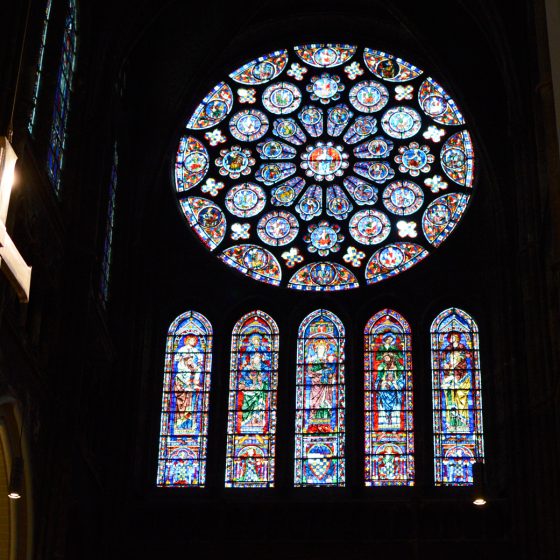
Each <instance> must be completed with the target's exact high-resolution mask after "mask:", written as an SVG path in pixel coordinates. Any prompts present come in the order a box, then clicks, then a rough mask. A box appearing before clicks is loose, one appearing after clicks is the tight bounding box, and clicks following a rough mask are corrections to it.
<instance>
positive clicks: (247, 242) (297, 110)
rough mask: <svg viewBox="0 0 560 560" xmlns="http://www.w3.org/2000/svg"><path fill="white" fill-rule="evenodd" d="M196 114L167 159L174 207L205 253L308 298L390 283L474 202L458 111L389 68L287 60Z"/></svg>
mask: <svg viewBox="0 0 560 560" xmlns="http://www.w3.org/2000/svg"><path fill="white" fill-rule="evenodd" d="M362 61H363V62H362ZM360 63H361V65H360ZM358 76H360V79H359V81H356V78H357V77H358ZM217 81H218V80H217ZM240 84H241V85H240ZM401 84H403V85H401ZM193 105H194V106H195V107H196V110H195V111H194V113H192V115H191V116H190V117H189V118H187V126H186V128H187V130H184V131H183V132H182V134H181V136H180V139H179V147H178V150H177V156H176V159H175V170H174V171H175V173H174V174H175V189H176V193H177V196H178V198H179V202H180V206H181V208H182V210H183V212H184V214H185V216H186V218H187V221H188V224H189V226H190V227H191V228H192V229H194V230H195V233H196V234H197V236H198V237H199V238H200V240H201V241H202V242H203V243H204V244H205V245H206V246H207V248H208V249H210V250H214V249H216V248H217V247H218V246H219V248H220V251H219V257H220V258H221V260H222V261H223V262H224V263H226V264H228V265H230V266H232V267H233V268H235V269H236V270H238V271H239V272H241V273H242V274H245V275H247V276H249V277H251V278H254V279H256V280H259V281H262V282H266V283H269V284H272V285H277V286H285V287H288V288H291V289H296V290H304V291H336V290H345V289H351V288H356V287H358V286H363V285H367V284H373V283H376V282H379V281H382V280H385V279H387V278H390V277H392V276H395V275H397V274H400V273H401V272H403V271H404V270H407V269H409V268H411V267H412V266H413V265H414V264H416V263H418V262H420V261H421V260H423V259H424V258H425V257H426V256H427V255H428V254H430V253H431V252H432V251H433V250H434V249H435V248H436V247H438V246H439V245H440V244H441V243H442V242H443V241H444V240H445V239H446V238H447V237H448V236H449V235H450V233H451V232H452V231H453V230H454V229H456V227H457V225H458V223H459V221H460V219H461V218H462V216H463V214H464V212H465V210H466V208H467V206H468V202H469V201H470V199H471V198H472V197H471V194H472V187H473V185H474V180H475V153H474V147H473V143H472V140H471V135H470V134H469V131H468V129H467V124H466V122H465V119H464V117H463V115H462V113H461V111H460V109H459V106H458V104H457V103H456V102H455V100H454V99H452V98H451V97H450V96H449V94H448V93H447V91H446V89H444V86H442V85H440V83H439V82H438V81H436V78H434V77H432V76H429V77H428V76H426V75H425V74H424V73H423V71H422V70H421V69H420V68H418V67H416V66H414V64H412V63H411V62H408V61H407V60H404V59H402V58H399V57H398V56H396V55H394V54H390V53H386V52H383V51H380V50H375V49H372V48H369V47H366V48H363V47H359V46H358V45H346V44H342V43H313V44H306V45H298V46H296V47H293V48H285V49H281V50H278V51H275V52H273V53H269V54H265V55H263V56H260V57H253V58H252V59H251V60H249V62H247V63H246V64H244V65H242V66H241V67H240V68H238V69H237V70H233V71H232V72H230V73H229V75H228V77H226V79H224V80H222V81H219V83H218V84H217V85H216V87H214V88H213V89H212V90H211V91H210V92H209V93H208V95H206V96H205V97H204V98H203V99H202V101H201V102H199V103H198V104H197V103H196V102H195V103H194V104H193ZM443 178H445V181H443ZM411 179H412V180H411ZM445 188H449V191H450V192H449V193H447V192H445V193H441V192H440V191H441V190H442V189H445ZM411 215H413V216H415V218H414V222H406V221H404V220H403V217H405V216H411ZM240 219H241V220H242V222H239V220H240ZM405 226H406V227H405ZM413 226H414V227H413ZM226 232H231V235H228V236H226ZM407 236H410V237H411V238H413V241H408V240H406V237H407ZM240 240H243V242H242V244H238V243H239V242H240ZM362 255H363V256H362ZM296 265H297V266H296ZM349 265H350V267H351V269H349V268H348V266H349Z"/></svg>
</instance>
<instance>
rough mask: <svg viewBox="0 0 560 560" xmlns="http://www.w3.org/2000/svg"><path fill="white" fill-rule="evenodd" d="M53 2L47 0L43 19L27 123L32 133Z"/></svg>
mask: <svg viewBox="0 0 560 560" xmlns="http://www.w3.org/2000/svg"><path fill="white" fill-rule="evenodd" d="M51 4H52V0H47V4H46V7H45V17H44V19H43V32H42V33H41V44H40V45H39V58H38V59H37V70H36V72H35V85H34V86H33V97H32V98H31V113H30V115H29V123H28V124H27V129H28V130H29V133H30V134H33V127H34V126H35V117H36V114H37V103H38V101H39V89H40V87H41V78H42V77H43V58H44V57H45V46H46V44H47V31H48V28H49V19H50V17H51Z"/></svg>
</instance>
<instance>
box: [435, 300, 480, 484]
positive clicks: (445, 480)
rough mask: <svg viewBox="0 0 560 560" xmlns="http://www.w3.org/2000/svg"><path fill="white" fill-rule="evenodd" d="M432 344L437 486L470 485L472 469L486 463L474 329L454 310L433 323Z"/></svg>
mask: <svg viewBox="0 0 560 560" xmlns="http://www.w3.org/2000/svg"><path fill="white" fill-rule="evenodd" d="M431 339H432V399H433V409H434V471H435V482H436V484H438V485H448V486H458V485H467V484H472V481H473V478H472V464H473V463H474V462H475V461H480V460H483V459H484V438H483V427H482V390H481V379H480V355H479V341H478V327H477V325H476V323H475V322H474V320H473V319H472V317H470V315H468V314H467V313H465V312H464V311H461V310H460V309H457V308H454V307H452V308H450V309H446V310H445V311H443V312H442V313H440V314H439V315H438V316H437V317H436V319H435V320H434V322H433V323H432V327H431Z"/></svg>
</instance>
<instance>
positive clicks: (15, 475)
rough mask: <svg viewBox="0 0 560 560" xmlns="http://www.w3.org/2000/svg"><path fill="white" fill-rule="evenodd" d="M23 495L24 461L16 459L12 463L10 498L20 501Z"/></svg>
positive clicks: (19, 458)
mask: <svg viewBox="0 0 560 560" xmlns="http://www.w3.org/2000/svg"><path fill="white" fill-rule="evenodd" d="M22 494H23V459H22V458H21V457H16V458H15V459H14V460H13V461H12V470H11V472H10V484H9V485H8V498H10V499H11V500H19V499H20V498H21V496H22Z"/></svg>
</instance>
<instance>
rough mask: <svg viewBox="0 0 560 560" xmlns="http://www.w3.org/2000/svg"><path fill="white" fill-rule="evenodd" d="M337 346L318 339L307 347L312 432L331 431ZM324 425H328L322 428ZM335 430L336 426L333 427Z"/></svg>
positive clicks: (323, 339)
mask: <svg viewBox="0 0 560 560" xmlns="http://www.w3.org/2000/svg"><path fill="white" fill-rule="evenodd" d="M336 362H337V358H336V344H335V343H334V342H333V341H332V340H328V339H326V338H317V339H315V340H313V341H311V342H310V343H309V346H308V347H307V378H308V383H309V384H310V387H308V391H309V400H310V408H311V410H310V416H311V417H310V423H311V424H312V425H311V426H310V427H309V430H308V431H310V432H313V431H319V432H320V431H329V432H330V431H331V426H330V425H331V412H332V406H333V390H334V383H336ZM322 425H326V426H325V428H326V429H325V428H322ZM333 428H334V426H333Z"/></svg>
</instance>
